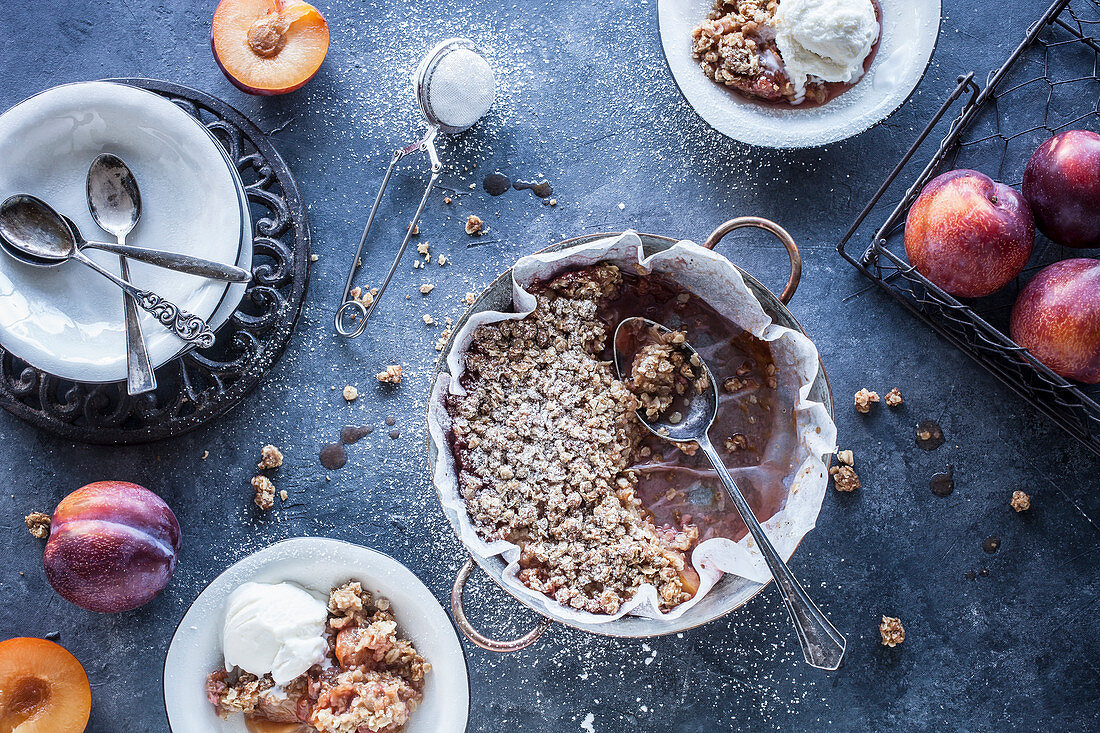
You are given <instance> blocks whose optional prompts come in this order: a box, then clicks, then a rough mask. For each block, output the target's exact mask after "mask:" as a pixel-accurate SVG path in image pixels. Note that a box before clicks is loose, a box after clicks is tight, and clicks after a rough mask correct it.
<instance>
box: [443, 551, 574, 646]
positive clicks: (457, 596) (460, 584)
mask: <svg viewBox="0 0 1100 733" xmlns="http://www.w3.org/2000/svg"><path fill="white" fill-rule="evenodd" d="M473 570H474V561H473V560H467V561H466V564H465V565H463V566H462V568H461V569H460V570H459V571H458V575H457V576H455V584H454V586H452V587H451V612H452V613H454V617H455V624H457V625H458V628H460V629H461V630H462V633H463V634H465V635H466V638H467V639H469V640H470V641H472V642H473V643H474V644H476V645H477V646H479V647H481V648H482V649H485V650H488V651H491V652H499V653H501V654H503V653H505V652H518V651H519V650H520V649H526V648H527V647H529V646H531V645H532V644H534V643H535V642H536V641H537V640H538V638H539V637H540V636H542V632H544V631H546V629H547V628H549V627H550V624H552V623H553V621H551V620H550V619H548V618H544V619H542V620H541V621H539V624H538V626H536V627H535V628H533V629H531V630H530V631H528V632H527V633H526V634H524V635H523V636H521V637H519V638H518V639H513V640H511V641H498V640H496V639H490V638H489V637H488V636H485V635H484V634H482V633H481V632H479V631H478V630H477V629H475V628H474V627H473V626H472V625H471V624H470V620H469V619H468V618H466V611H465V610H464V609H463V608H462V591H463V590H464V589H465V588H466V581H467V580H468V579H469V577H470V573H471V572H473Z"/></svg>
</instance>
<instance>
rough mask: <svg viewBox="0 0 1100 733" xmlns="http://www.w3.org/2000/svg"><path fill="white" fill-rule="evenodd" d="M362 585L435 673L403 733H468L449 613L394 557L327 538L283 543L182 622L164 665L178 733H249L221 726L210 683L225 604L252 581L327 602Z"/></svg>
mask: <svg viewBox="0 0 1100 733" xmlns="http://www.w3.org/2000/svg"><path fill="white" fill-rule="evenodd" d="M348 580H357V581H359V582H360V583H362V584H363V587H364V588H366V589H367V590H369V591H371V592H372V593H376V594H378V595H380V596H383V597H385V598H388V599H389V600H390V603H391V604H392V608H393V614H394V616H395V617H396V619H397V625H398V630H399V632H400V633H401V634H402V635H403V636H404V637H405V638H407V639H409V641H411V642H412V643H413V645H414V646H415V647H416V649H417V651H418V652H420V654H421V655H422V656H423V657H424V658H425V659H426V660H427V661H428V662H430V663H431V665H432V671H431V672H429V673H428V676H427V679H426V683H425V687H424V701H423V702H422V703H421V704H420V706H419V707H418V708H417V709H416V710H415V711H414V712H413V714H412V717H411V718H410V719H409V723H408V725H406V726H405V733H457V732H459V731H464V730H465V729H466V720H467V717H468V715H469V710H470V683H469V677H468V674H467V670H466V655H465V653H464V652H463V650H462V645H461V644H460V643H459V641H458V635H457V634H456V633H455V630H454V626H452V625H451V620H450V618H448V616H447V614H446V612H444V610H443V608H442V607H441V606H440V605H439V602H438V601H436V599H435V596H433V595H432V592H431V591H430V590H428V588H427V586H425V585H424V584H423V583H422V582H420V580H419V579H418V578H417V577H416V576H415V575H413V574H412V572H411V571H410V570H409V569H408V568H406V567H405V566H404V565H402V564H401V563H399V562H397V561H396V560H394V559H393V558H392V557H389V556H388V555H384V554H382V553H380V552H376V551H374V550H369V549H367V548H365V547H360V546H358V545H353V544H350V543H348V542H341V541H339V540H331V539H325V538H322V537H300V538H297V539H291V540H284V541H283V542H277V543H276V544H274V545H271V546H270V547H268V548H265V549H263V550H260V551H259V552H257V553H254V554H252V555H249V556H248V557H246V558H245V559H244V560H241V561H240V562H238V563H237V564H235V565H233V566H232V567H230V568H229V569H228V570H226V571H225V572H224V573H222V574H221V575H219V576H218V577H217V579H216V580H214V582H213V583H211V584H210V585H209V586H207V588H206V590H204V591H203V592H202V593H200V594H199V597H198V598H197V599H195V602H194V603H193V604H191V608H190V609H188V611H187V613H186V614H185V615H184V617H183V620H182V621H180V625H179V628H177V629H176V633H175V635H174V636H173V637H172V643H171V645H170V646H169V647H168V654H167V656H166V657H165V659H164V707H165V710H166V711H167V713H168V726H169V728H170V729H171V730H172V733H245V731H246V728H245V724H244V719H243V717H242V716H240V715H236V716H232V717H230V719H229V720H222V719H221V718H219V717H218V716H217V715H216V714H215V713H214V706H213V705H211V704H210V703H209V701H207V699H206V677H207V675H209V674H210V673H211V672H213V671H215V670H217V669H218V668H220V667H221V666H222V665H223V664H224V662H223V659H222V645H221V628H222V624H223V622H224V613H225V601H226V599H227V598H228V597H229V594H230V593H231V592H232V591H233V590H234V589H235V588H237V586H239V585H241V583H244V582H247V581H257V582H261V583H278V582H281V581H289V582H293V583H297V584H298V585H300V586H302V587H304V588H306V589H309V590H315V591H318V592H320V593H322V594H325V595H327V594H328V592H329V590H331V589H332V587H333V586H336V585H339V584H341V583H344V582H346V581H348Z"/></svg>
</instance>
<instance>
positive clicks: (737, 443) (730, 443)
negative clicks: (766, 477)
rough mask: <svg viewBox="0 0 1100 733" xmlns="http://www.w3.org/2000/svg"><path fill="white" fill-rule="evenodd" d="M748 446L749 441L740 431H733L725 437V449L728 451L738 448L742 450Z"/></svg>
mask: <svg viewBox="0 0 1100 733" xmlns="http://www.w3.org/2000/svg"><path fill="white" fill-rule="evenodd" d="M748 447H749V441H748V439H747V438H745V436H744V435H742V434H741V433H734V434H733V435H731V436H730V437H728V438H726V450H728V451H729V452H730V453H734V452H736V451H739V450H744V449H745V448H748Z"/></svg>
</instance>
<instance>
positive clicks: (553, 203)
mask: <svg viewBox="0 0 1100 733" xmlns="http://www.w3.org/2000/svg"><path fill="white" fill-rule="evenodd" d="M550 205H551V206H557V205H558V200H557V199H550Z"/></svg>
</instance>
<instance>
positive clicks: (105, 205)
mask: <svg viewBox="0 0 1100 733" xmlns="http://www.w3.org/2000/svg"><path fill="white" fill-rule="evenodd" d="M85 189H86V191H87V194H88V210H89V211H91V212H92V218H93V219H95V223H96V224H98V225H99V228H100V229H102V230H104V231H105V232H107V233H109V234H113V235H115V238H116V239H117V240H118V243H119V244H123V245H124V244H126V235H127V234H129V233H130V232H131V231H133V228H134V227H135V226H136V225H137V222H138V218H140V217H141V191H140V190H139V189H138V185H137V179H136V178H134V174H133V173H132V172H131V171H130V168H129V167H128V166H127V165H126V163H124V162H123V161H122V159H121V158H119V157H118V156H116V155H111V154H110V153H104V154H103V155H100V156H97V157H96V159H95V160H93V161H92V165H91V167H89V168H88V180H87V182H86V184H85ZM118 262H119V267H120V268H121V274H122V279H123V280H125V281H126V282H130V265H129V263H128V262H127V261H126V257H125V256H124V255H119V258H118ZM122 306H123V313H124V315H125V320H126V370H127V371H126V375H127V376H126V391H127V392H128V393H129V394H132V395H137V394H142V393H145V392H152V391H153V390H154V389H156V388H157V377H156V374H154V373H153V362H152V360H151V359H150V358H149V349H148V347H147V346H146V344H145V335H144V334H143V333H142V332H141V317H140V316H139V314H138V308H137V303H135V302H134V301H133V299H132V298H123V299H122Z"/></svg>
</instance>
